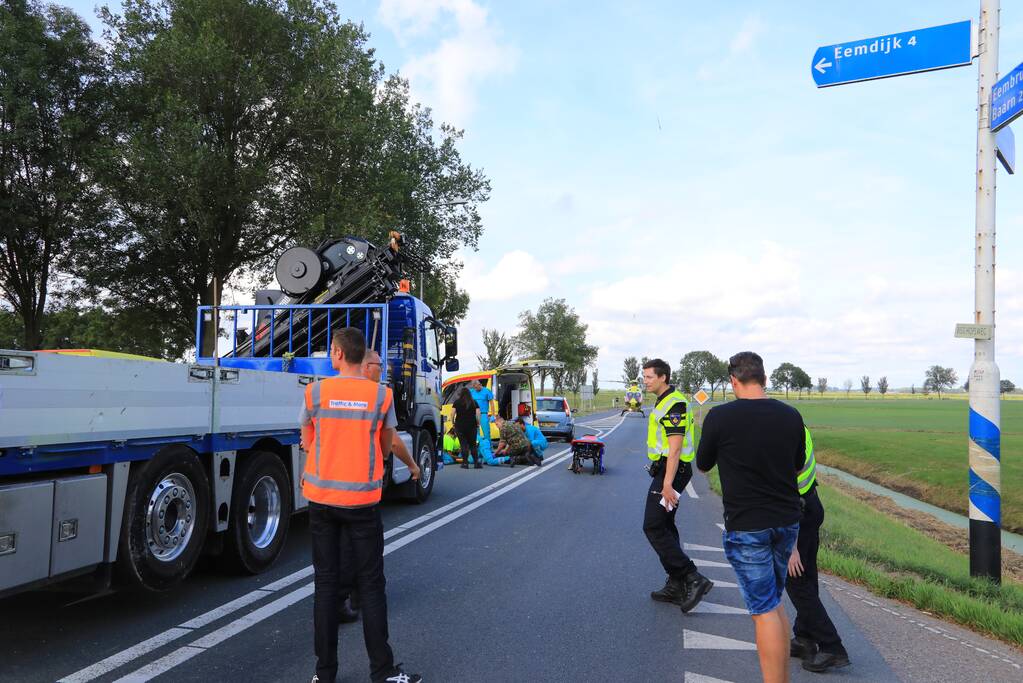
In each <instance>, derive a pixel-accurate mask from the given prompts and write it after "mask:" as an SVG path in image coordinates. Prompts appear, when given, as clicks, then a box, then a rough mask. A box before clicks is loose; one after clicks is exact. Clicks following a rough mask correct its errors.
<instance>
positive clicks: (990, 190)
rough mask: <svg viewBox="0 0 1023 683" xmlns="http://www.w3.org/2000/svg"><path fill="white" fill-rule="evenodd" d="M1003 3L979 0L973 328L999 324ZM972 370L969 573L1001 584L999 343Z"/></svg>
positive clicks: (984, 344)
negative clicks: (996, 117)
mask: <svg viewBox="0 0 1023 683" xmlns="http://www.w3.org/2000/svg"><path fill="white" fill-rule="evenodd" d="M998 5H999V0H981V2H980V31H979V38H980V41H979V48H980V60H979V69H978V77H977V230H976V239H977V243H976V250H975V251H976V259H977V262H976V268H975V271H974V276H975V293H974V302H975V304H974V308H975V310H974V323H975V324H978V325H992V326H993V325H994V323H995V164H996V152H995V136H994V133H992V132H991V106H990V105H991V89H992V86H993V85H994V84H995V80H996V79H997V77H998V21H999V7H998ZM973 348H974V351H973V365H972V366H971V368H970V574H971V575H973V576H982V577H987V578H989V579H992V580H994V581H996V582H1000V581H1001V555H1002V549H1001V533H1000V527H1001V499H1000V495H1001V471H1000V468H1001V465H1000V462H999V458H1000V450H1001V432H1000V422H1001V421H1000V417H1001V415H1000V413H1001V406H1000V405H999V399H1000V389H1001V381H1000V379H1001V378H1000V376H999V373H998V366H997V365H995V339H994V334H993V333H992V335H991V338H990V339H976V340H975V341H974V347H973Z"/></svg>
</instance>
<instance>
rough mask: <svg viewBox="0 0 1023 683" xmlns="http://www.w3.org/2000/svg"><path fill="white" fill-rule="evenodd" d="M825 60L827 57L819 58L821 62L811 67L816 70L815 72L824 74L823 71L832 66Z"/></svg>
mask: <svg viewBox="0 0 1023 683" xmlns="http://www.w3.org/2000/svg"><path fill="white" fill-rule="evenodd" d="M826 59H827V57H821V60H820V61H819V62H817V63H816V64H814V65H813V68H815V69H817V71H819V72H821V73H824V70H825V69H826V68H828V67H829V66H834V64H832V63H831V62H828V61H825V60H826Z"/></svg>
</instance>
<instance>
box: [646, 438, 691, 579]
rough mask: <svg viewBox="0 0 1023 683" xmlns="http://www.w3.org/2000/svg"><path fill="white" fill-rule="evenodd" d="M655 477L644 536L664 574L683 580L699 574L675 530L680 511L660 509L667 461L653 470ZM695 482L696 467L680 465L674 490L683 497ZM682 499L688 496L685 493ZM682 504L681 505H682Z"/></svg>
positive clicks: (649, 489)
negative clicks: (691, 574)
mask: <svg viewBox="0 0 1023 683" xmlns="http://www.w3.org/2000/svg"><path fill="white" fill-rule="evenodd" d="M651 473H652V474H653V475H654V476H653V477H652V478H651V480H650V484H649V485H648V486H647V490H646V505H645V507H644V510H643V533H644V534H646V539H647V541H649V542H650V546H651V547H652V548H653V549H654V552H655V553H657V557H658V559H659V560H660V561H661V566H662V567H664V573H665V574H667V575H668V576H670V577H671V578H673V579H679V580H681V579H684V578H685V577H686V576H687V575H688V574H690V573H692V572H695V571H696V565H695V564H693V561H692V560H691V559H689V556H688V555H686V554H685V553H684V552H682V543H681V541H680V540H679V535H678V527H677V526H675V513H676V512H678V507H676V508H674V509H673V510H672V511H671V512H668V511H667V510H665V509H664V507H662V506H661V489H662V488H663V485H664V459H663V458H661V459H660V460H658V461H657V463H655V464H654V465H652V466H651ZM692 478H693V466H692V464H691V463H688V462H680V463H679V464H678V471H677V472H676V473H675V479H674V481H673V482H672V488H674V489H675V490H676V491H679V492H680V493H681V492H683V491H684V490H685V488H686V484H688V483H689V480H690V479H692ZM683 495H685V494H684V493H683ZM679 502H681V501H679Z"/></svg>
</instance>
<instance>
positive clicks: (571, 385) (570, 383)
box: [555, 368, 586, 394]
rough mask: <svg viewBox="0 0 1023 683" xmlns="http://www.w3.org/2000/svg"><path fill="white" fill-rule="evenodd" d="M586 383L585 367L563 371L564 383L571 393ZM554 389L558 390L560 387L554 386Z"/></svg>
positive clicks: (574, 392) (576, 392)
mask: <svg viewBox="0 0 1023 683" xmlns="http://www.w3.org/2000/svg"><path fill="white" fill-rule="evenodd" d="M584 384H586V368H580V369H577V370H572V371H570V372H566V373H565V380H564V385H565V388H566V389H568V390H569V391H570V392H571V393H573V394H578V393H579V389H581V388H582V387H583V385H584ZM555 391H558V392H560V391H561V389H560V388H555Z"/></svg>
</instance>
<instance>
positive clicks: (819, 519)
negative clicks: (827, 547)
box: [785, 489, 845, 654]
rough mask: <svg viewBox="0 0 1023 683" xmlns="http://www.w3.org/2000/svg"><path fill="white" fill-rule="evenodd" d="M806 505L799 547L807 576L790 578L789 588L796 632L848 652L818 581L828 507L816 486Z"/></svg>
mask: <svg viewBox="0 0 1023 683" xmlns="http://www.w3.org/2000/svg"><path fill="white" fill-rule="evenodd" d="M803 500H804V501H805V503H806V507H805V508H804V510H803V518H802V519H801V520H800V522H799V537H798V538H797V539H796V548H797V549H798V550H799V559H800V560H801V561H802V563H803V575H802V576H797V577H792V576H790V577H788V579H787V580H786V582H785V590H786V591H788V593H789V598H790V599H791V600H792V604H793V605H794V606H795V608H796V620H795V623H794V624H793V626H792V632H793V633H794V634H795V635H797V636H799V637H801V638H807V639H809V640H812V641H814V642H815V643H817V645H818V646H819V647H820V649H821V651H822V652H830V653H832V654H844V653H845V647H843V646H842V639H841V638H839V637H838V631H837V630H835V624H834V623H832V621H831V617H829V616H828V612H827V610H825V609H824V604H823V603H822V602H821V597H820V586H819V584H818V583H817V549H818V548H819V547H820V528H821V524H823V523H824V506H823V505H821V499H820V498H819V497H818V496H817V490H816V489H814V490H812V491H810V493H808V494H806V495H805V496H804V497H803Z"/></svg>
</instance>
